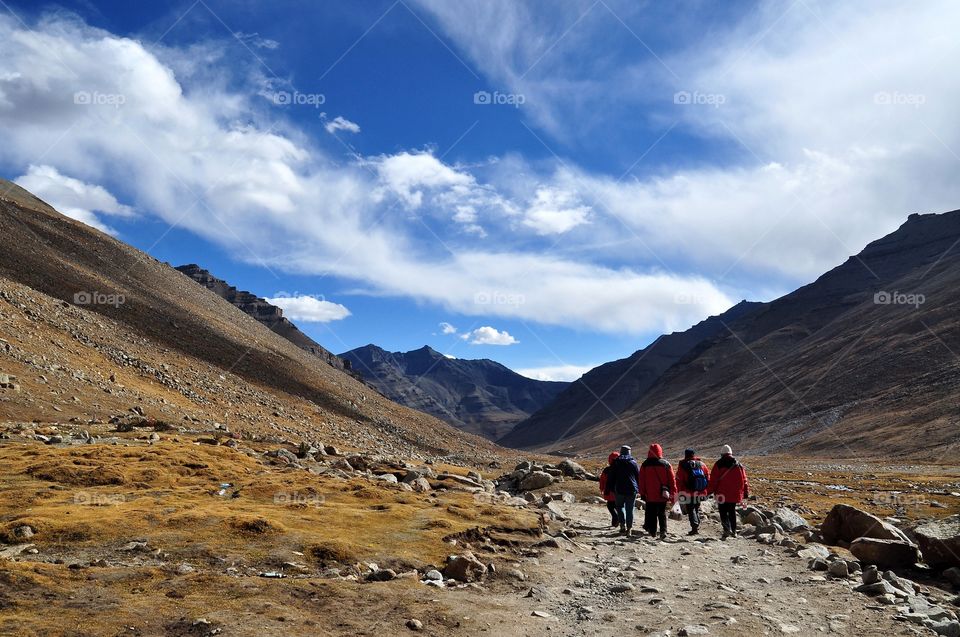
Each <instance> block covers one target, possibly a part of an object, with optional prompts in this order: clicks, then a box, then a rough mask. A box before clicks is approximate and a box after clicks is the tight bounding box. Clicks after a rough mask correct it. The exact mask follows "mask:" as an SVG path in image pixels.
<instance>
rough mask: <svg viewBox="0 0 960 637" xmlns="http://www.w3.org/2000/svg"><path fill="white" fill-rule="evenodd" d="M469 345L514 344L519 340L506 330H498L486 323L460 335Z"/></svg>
mask: <svg viewBox="0 0 960 637" xmlns="http://www.w3.org/2000/svg"><path fill="white" fill-rule="evenodd" d="M460 338H462V339H463V340H465V341H469V343H470V344H471V345H516V344H517V343H519V342H520V341H518V340H517V339H515V338H514V337H512V336H511V335H510V334H509V332H507V331H506V330H503V331H500V330H498V329H496V328H493V327H490V326H489V325H486V326H484V327H478V328H477V329H475V330H472V331H470V332H467V333H466V334H463V335H461V336H460Z"/></svg>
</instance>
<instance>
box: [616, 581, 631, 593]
mask: <svg viewBox="0 0 960 637" xmlns="http://www.w3.org/2000/svg"><path fill="white" fill-rule="evenodd" d="M635 588H636V587H635V586H634V585H633V584H631V583H630V582H620V583H617V584H614V585H613V586H611V587H610V592H611V593H627V592H629V591H632V590H634V589H635Z"/></svg>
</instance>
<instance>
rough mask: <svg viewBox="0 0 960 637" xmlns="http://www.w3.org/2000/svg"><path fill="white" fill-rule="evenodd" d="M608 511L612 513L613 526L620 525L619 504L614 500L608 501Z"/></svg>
mask: <svg viewBox="0 0 960 637" xmlns="http://www.w3.org/2000/svg"><path fill="white" fill-rule="evenodd" d="M607 511H609V512H610V522H611V524H613V525H617V524H620V518H619V516H618V515H617V503H616V502H614V501H613V500H607Z"/></svg>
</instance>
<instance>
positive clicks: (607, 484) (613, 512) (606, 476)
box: [600, 451, 620, 528]
mask: <svg viewBox="0 0 960 637" xmlns="http://www.w3.org/2000/svg"><path fill="white" fill-rule="evenodd" d="M619 457H620V453H619V452H618V451H614V452H613V453H611V454H610V455H609V456H607V466H606V467H604V468H603V471H601V472H600V493H602V494H603V499H604V500H606V501H607V511H609V512H610V526H612V527H614V528H616V527H617V526H619V525H620V516H619V515H618V514H617V503H616V502H617V496H616V494H615V493H614V492H613V484H612V482H611V480H610V472H611V471H612V470H613V461H614V460H616V459H617V458H619Z"/></svg>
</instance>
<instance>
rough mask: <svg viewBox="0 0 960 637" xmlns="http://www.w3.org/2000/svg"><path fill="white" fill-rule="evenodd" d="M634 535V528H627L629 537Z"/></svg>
mask: <svg viewBox="0 0 960 637" xmlns="http://www.w3.org/2000/svg"><path fill="white" fill-rule="evenodd" d="M632 535H633V529H627V537H631V536H632Z"/></svg>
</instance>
